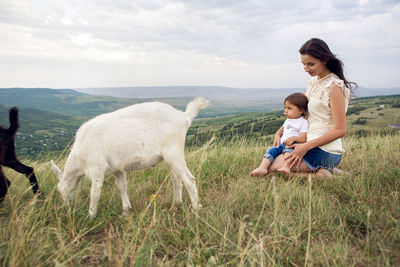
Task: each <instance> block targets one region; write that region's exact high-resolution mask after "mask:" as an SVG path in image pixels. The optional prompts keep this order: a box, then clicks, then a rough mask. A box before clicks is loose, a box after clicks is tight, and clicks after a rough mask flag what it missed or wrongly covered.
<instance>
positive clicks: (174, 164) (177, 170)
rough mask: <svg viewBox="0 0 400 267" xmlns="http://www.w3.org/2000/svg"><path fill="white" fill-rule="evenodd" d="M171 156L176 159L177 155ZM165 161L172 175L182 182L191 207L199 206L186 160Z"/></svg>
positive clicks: (192, 177) (193, 181)
mask: <svg viewBox="0 0 400 267" xmlns="http://www.w3.org/2000/svg"><path fill="white" fill-rule="evenodd" d="M173 158H174V159H178V158H179V157H173ZM181 159H182V157H181ZM166 163H167V165H168V167H169V169H170V171H171V173H172V177H174V176H175V177H178V178H179V179H180V180H181V181H182V182H183V184H184V186H185V188H186V190H187V192H188V194H189V197H190V201H191V202H192V207H193V208H194V209H195V210H197V209H199V208H201V205H200V203H199V196H198V194H197V187H196V179H195V178H194V176H193V175H192V174H191V173H190V171H189V169H188V168H187V166H186V162H185V161H184V160H183V159H182V160H178V161H172V160H171V161H168V160H166Z"/></svg>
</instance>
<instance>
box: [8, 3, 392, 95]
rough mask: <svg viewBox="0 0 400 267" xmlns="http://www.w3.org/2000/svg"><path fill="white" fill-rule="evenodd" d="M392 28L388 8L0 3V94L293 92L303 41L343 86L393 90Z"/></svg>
mask: <svg viewBox="0 0 400 267" xmlns="http://www.w3.org/2000/svg"><path fill="white" fill-rule="evenodd" d="M399 29H400V4H399V3H397V1H371V0H360V1H345V0H340V1H339V0H336V1H335V0H324V1H317V0H308V1H302V2H299V3H296V4H293V1H260V0H249V1H242V0H219V1H216V0H203V1H200V0H197V1H166V0H141V1H137V0H136V1H128V0H117V1H116V0H98V1H94V0H87V1H78V0H70V1H66V0H53V1H50V0H48V1H45V0H37V1H29V0H13V1H7V2H2V3H0V34H1V35H2V37H3V38H2V42H1V43H0V70H1V72H0V80H1V81H2V82H1V83H2V85H1V86H0V87H7V86H26V87H30V86H47V87H57V88H59V87H62V88H65V87H90V86H93V87H94V86H96V87H98V86H135V85H183V84H190V85H211V84H215V85H222V86H236V87H301V86H303V85H304V83H305V80H306V79H307V78H308V77H307V76H306V75H305V74H304V73H303V71H302V68H301V65H300V63H299V58H298V52H297V51H298V49H299V47H300V46H301V45H302V44H303V43H304V42H305V41H306V40H307V39H309V38H311V37H320V38H322V39H324V40H325V41H327V43H328V44H329V45H330V47H331V49H332V50H333V51H334V52H335V53H336V54H338V56H339V57H341V58H342V59H343V60H344V63H345V67H346V69H347V73H348V74H349V76H350V78H351V80H355V81H356V82H358V83H359V84H360V85H362V86H368V87H379V86H384V87H395V86H400V80H399V78H398V75H397V72H398V69H399V67H400V66H399V65H400V63H398V61H399V60H398V59H399V56H400V39H399V38H400V37H399V36H400V32H399ZM371 73H373V74H374V75H371ZM71 77H74V78H73V79H71Z"/></svg>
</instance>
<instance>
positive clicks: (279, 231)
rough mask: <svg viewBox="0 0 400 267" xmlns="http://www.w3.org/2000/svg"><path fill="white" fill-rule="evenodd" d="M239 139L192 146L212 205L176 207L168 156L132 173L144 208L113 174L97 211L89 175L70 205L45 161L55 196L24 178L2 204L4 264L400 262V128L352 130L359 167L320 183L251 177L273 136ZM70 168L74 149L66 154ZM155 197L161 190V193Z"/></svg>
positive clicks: (191, 158) (353, 158)
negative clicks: (123, 196)
mask: <svg viewBox="0 0 400 267" xmlns="http://www.w3.org/2000/svg"><path fill="white" fill-rule="evenodd" d="M255 140H256V139H251V140H249V139H246V138H242V137H239V138H237V139H233V140H231V141H225V142H224V141H214V142H210V143H208V144H205V145H203V146H201V147H196V148H195V147H193V148H190V149H188V150H187V152H186V159H187V163H188V167H189V169H190V170H191V171H192V173H193V174H194V175H195V176H196V179H197V186H198V191H199V196H200V199H201V202H202V205H203V208H202V209H201V210H200V211H199V212H198V213H195V212H193V211H192V210H191V208H190V205H189V202H190V201H189V198H188V196H187V194H186V192H185V193H184V204H183V206H182V207H181V208H180V209H178V210H173V211H171V210H170V205H171V202H172V185H171V182H170V177H169V173H168V170H167V168H166V166H165V165H164V164H163V163H161V164H159V165H157V166H156V167H154V168H151V169H147V170H144V171H137V172H131V173H129V175H128V194H129V197H130V200H131V202H132V206H133V210H132V212H131V214H130V216H129V217H128V218H122V217H120V216H119V214H121V213H122V207H121V200H120V196H119V193H118V190H117V188H116V186H115V185H114V182H113V178H112V177H110V178H111V179H107V180H106V182H105V185H104V187H103V190H102V196H101V199H100V202H99V206H98V213H97V216H96V218H95V219H92V220H91V219H89V217H88V205H89V191H90V182H89V181H86V180H85V181H83V190H82V193H81V195H80V196H79V197H78V199H77V200H76V202H75V204H74V205H72V206H70V207H67V206H64V205H63V204H62V201H61V199H60V196H59V194H58V192H57V190H56V185H57V179H56V177H55V175H53V174H52V173H51V171H50V164H49V163H48V162H46V161H40V162H39V161H31V162H26V163H27V164H29V165H33V166H34V167H35V170H36V173H37V176H38V177H39V178H38V179H39V182H40V185H41V187H42V190H43V191H44V193H45V194H46V198H45V199H44V200H37V199H36V198H35V197H34V196H33V194H32V192H31V191H30V189H29V188H28V182H27V180H26V178H25V177H23V176H22V175H20V174H16V173H15V172H13V171H11V170H6V174H7V176H8V177H9V178H10V180H12V185H11V187H10V191H9V193H8V195H7V197H6V199H5V201H4V202H3V203H2V204H0V223H1V228H0V263H1V265H3V266H54V265H62V266H76V265H82V266H99V265H100V266H132V265H133V266H146V265H161V266H162V265H166V266H176V265H178V266H182V265H202V266H204V265H209V266H214V265H228V266H236V265H246V266H271V265H279V266H288V265H293V266H304V265H316V266H331V265H334V266H396V265H397V266H398V265H399V264H400V224H399V219H400V205H398V203H399V200H400V179H399V177H400V168H399V167H398V166H400V134H399V133H398V132H397V133H394V134H392V135H380V134H371V135H369V136H367V137H357V136H355V135H352V136H348V137H346V138H344V140H343V141H344V146H345V149H346V153H345V155H344V158H343V161H342V163H341V165H340V168H342V169H343V170H345V171H348V172H349V174H347V175H344V176H341V177H336V178H335V179H333V180H328V181H311V180H308V179H300V178H296V177H295V178H292V179H287V178H285V177H283V176H280V175H277V174H273V175H270V176H268V177H267V178H250V177H249V175H248V174H249V172H250V171H251V170H252V169H253V168H255V167H257V166H258V164H259V160H260V159H261V157H262V155H263V153H264V150H265V149H266V148H267V147H269V146H270V143H269V142H267V143H263V142H262V141H260V140H259V139H257V141H255ZM57 161H58V163H59V164H60V165H61V166H63V164H64V162H65V153H64V154H63V155H61V156H60V157H59V158H58V159H57ZM154 194H156V197H154Z"/></svg>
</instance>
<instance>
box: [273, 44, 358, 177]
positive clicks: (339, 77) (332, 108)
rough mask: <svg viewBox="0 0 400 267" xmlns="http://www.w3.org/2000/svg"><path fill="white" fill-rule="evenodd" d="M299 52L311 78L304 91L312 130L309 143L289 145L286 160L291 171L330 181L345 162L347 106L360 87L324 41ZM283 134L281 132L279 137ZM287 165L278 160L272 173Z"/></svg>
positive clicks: (304, 46) (305, 45)
mask: <svg viewBox="0 0 400 267" xmlns="http://www.w3.org/2000/svg"><path fill="white" fill-rule="evenodd" d="M299 52H300V54H301V62H302V63H303V66H304V70H305V71H306V72H307V73H308V74H310V75H311V76H312V78H311V80H309V81H308V83H307V88H306V92H305V95H306V96H307V98H308V100H309V103H308V111H309V115H308V121H309V130H308V133H307V142H305V143H301V144H293V145H291V146H289V148H294V150H293V151H292V152H291V153H290V155H289V156H288V157H286V158H285V160H286V163H287V164H288V165H289V166H290V168H291V170H292V171H296V172H299V173H309V172H315V174H316V176H317V177H325V178H328V177H331V173H330V171H332V170H333V169H334V168H336V166H337V165H338V164H339V163H340V161H341V159H342V153H343V152H344V150H343V148H342V142H341V137H343V136H344V135H345V134H346V111H347V106H348V103H349V101H350V96H351V87H352V85H355V87H356V86H357V85H356V84H355V83H352V82H349V81H348V80H347V79H346V78H345V77H344V74H343V63H342V61H341V60H339V59H338V58H336V56H335V55H334V54H333V53H332V52H331V51H330V49H329V47H328V45H327V44H326V43H325V42H324V41H322V40H321V39H317V38H313V39H310V40H308V41H307V42H306V43H305V44H304V45H303V46H302V47H301V48H300V50H299ZM280 135H281V132H280V131H279V130H278V132H277V133H276V137H279V136H280ZM284 163H285V162H284V159H283V157H282V156H281V157H278V158H276V159H275V161H274V162H273V164H272V165H271V166H270V170H278V169H280V168H281V166H283V165H284Z"/></svg>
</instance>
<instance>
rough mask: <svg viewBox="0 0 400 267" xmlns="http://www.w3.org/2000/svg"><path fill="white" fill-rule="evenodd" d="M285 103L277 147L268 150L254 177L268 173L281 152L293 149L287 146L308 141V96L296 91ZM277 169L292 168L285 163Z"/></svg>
mask: <svg viewBox="0 0 400 267" xmlns="http://www.w3.org/2000/svg"><path fill="white" fill-rule="evenodd" d="M283 103H284V107H285V117H286V120H285V122H284V123H283V126H282V127H281V128H280V129H279V131H278V132H277V134H276V135H275V139H274V146H275V147H272V148H270V149H268V150H267V152H266V153H265V154H264V158H263V160H262V161H261V164H260V166H259V167H258V168H256V169H255V170H253V171H252V172H251V173H250V175H251V176H252V177H253V176H262V175H267V174H268V168H269V166H270V165H271V164H272V162H273V161H274V159H275V158H276V157H277V156H278V155H279V154H282V153H283V154H284V155H285V154H286V155H287V153H289V152H291V151H292V150H293V149H289V148H286V146H290V145H291V144H293V143H303V142H306V141H307V130H308V121H307V120H306V119H305V115H306V113H307V105H308V99H307V97H306V96H305V95H304V94H301V93H294V94H291V95H289V96H287V97H286V98H285V101H284V102H283ZM277 171H278V172H282V173H286V174H289V173H290V168H289V166H288V165H287V164H285V165H284V166H282V167H281V168H279V169H278V170H277Z"/></svg>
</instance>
